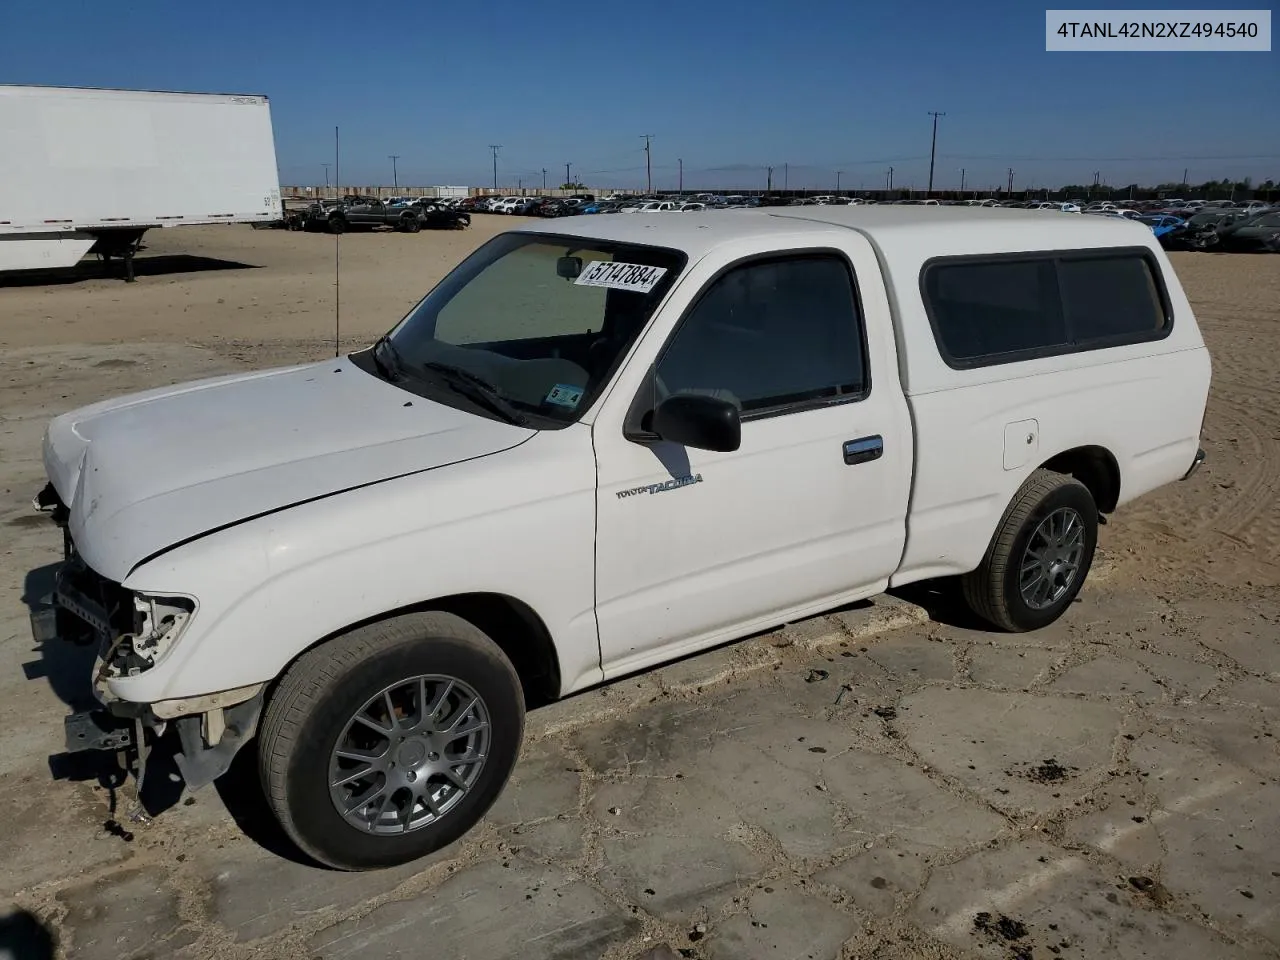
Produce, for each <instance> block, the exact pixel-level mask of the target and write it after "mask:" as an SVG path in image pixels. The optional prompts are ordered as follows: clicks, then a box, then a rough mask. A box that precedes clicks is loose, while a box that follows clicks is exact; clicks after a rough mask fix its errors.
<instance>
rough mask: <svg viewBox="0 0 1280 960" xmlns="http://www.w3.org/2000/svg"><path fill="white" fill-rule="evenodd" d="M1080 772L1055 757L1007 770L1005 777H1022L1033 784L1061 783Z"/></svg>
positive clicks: (1077, 768)
mask: <svg viewBox="0 0 1280 960" xmlns="http://www.w3.org/2000/svg"><path fill="white" fill-rule="evenodd" d="M1079 770H1080V768H1079V767H1067V766H1064V765H1063V764H1061V763H1059V762H1058V761H1057V760H1055V759H1054V758H1053V757H1050V758H1048V759H1047V760H1042V761H1040V762H1039V763H1034V762H1032V763H1029V764H1023V765H1021V766H1017V767H1014V768H1013V769H1011V770H1006V771H1005V775H1006V776H1010V777H1020V778H1022V779H1023V780H1030V781H1031V782H1032V783H1061V782H1062V781H1064V780H1070V779H1071V778H1072V777H1073V776H1075V775H1076V773H1078V772H1079Z"/></svg>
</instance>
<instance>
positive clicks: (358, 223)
mask: <svg viewBox="0 0 1280 960" xmlns="http://www.w3.org/2000/svg"><path fill="white" fill-rule="evenodd" d="M469 226H471V216H470V215H469V214H467V213H464V212H462V211H460V210H458V209H456V208H455V207H454V206H453V204H451V203H450V202H449V201H447V200H441V199H437V198H434V197H423V198H420V199H416V200H410V199H408V198H402V197H393V198H392V199H390V200H380V199H378V198H377V197H359V196H347V197H343V198H342V199H341V200H317V201H316V202H315V203H313V204H311V206H309V207H307V209H306V211H305V212H303V213H302V214H301V215H300V216H297V217H295V218H294V219H293V220H291V221H289V227H290V229H297V230H325V231H328V232H329V233H346V232H347V231H348V230H372V229H375V228H377V227H391V228H392V229H395V230H400V231H402V232H404V233H417V232H418V231H419V230H421V229H422V228H423V227H434V228H436V229H449V230H464V229H466V228H467V227H469Z"/></svg>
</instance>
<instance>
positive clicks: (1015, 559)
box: [961, 470, 1098, 633]
mask: <svg viewBox="0 0 1280 960" xmlns="http://www.w3.org/2000/svg"><path fill="white" fill-rule="evenodd" d="M1062 508H1067V509H1069V510H1073V511H1075V513H1077V514H1078V515H1079V517H1080V520H1081V521H1082V523H1083V540H1084V542H1083V553H1082V555H1081V557H1080V561H1079V565H1078V567H1077V570H1076V573H1075V577H1074V579H1073V580H1072V581H1071V582H1070V583H1069V584H1068V585H1067V589H1066V591H1065V592H1064V593H1063V594H1062V595H1061V596H1060V597H1058V598H1057V599H1056V600H1054V601H1053V602H1052V603H1050V604H1048V605H1047V606H1045V607H1042V608H1037V607H1034V606H1032V605H1031V604H1029V603H1028V602H1027V600H1026V599H1025V598H1024V597H1023V595H1022V590H1021V588H1020V583H1019V580H1020V574H1021V568H1022V564H1023V559H1024V557H1025V556H1026V553H1027V544H1028V543H1029V542H1030V540H1031V538H1032V536H1033V535H1034V534H1035V532H1036V530H1037V528H1038V527H1039V526H1040V524H1041V522H1042V521H1043V520H1044V519H1045V518H1046V517H1048V516H1049V515H1050V514H1053V513H1055V511H1058V510H1060V509H1062ZM1097 545H1098V507H1097V504H1096V503H1094V500H1093V496H1092V494H1090V493H1089V489H1088V487H1086V486H1085V485H1084V484H1082V483H1081V482H1080V481H1078V480H1076V479H1075V478H1074V477H1069V476H1067V475H1066V474H1061V473H1055V472H1053V471H1052V470H1037V471H1035V472H1034V473H1033V474H1031V476H1030V477H1028V478H1027V482H1026V483H1024V484H1023V485H1022V486H1021V487H1020V488H1019V489H1018V492H1017V493H1016V494H1015V495H1014V497H1013V500H1012V501H1011V502H1010V504H1009V506H1008V507H1007V508H1006V509H1005V512H1004V516H1003V517H1001V519H1000V524H999V526H997V527H996V532H995V535H994V536H993V537H992V538H991V544H990V546H988V547H987V552H986V555H985V556H984V557H983V558H982V564H981V566H979V567H978V569H976V570H974V571H973V572H972V573H968V574H966V575H965V576H964V577H963V578H961V583H962V586H963V590H964V598H965V602H966V603H967V604H968V605H969V609H971V610H972V611H973V612H974V613H976V614H977V615H978V616H979V617H981V618H982V619H983V620H986V621H987V622H988V623H990V624H991V625H992V626H995V627H999V628H1000V629H1002V630H1007V631H1009V632H1011V633H1019V632H1022V631H1026V630H1038V629H1039V628H1041V627H1045V626H1048V625H1049V624H1051V623H1053V622H1054V621H1055V620H1057V619H1058V617H1060V616H1062V614H1063V612H1064V611H1065V610H1066V609H1067V608H1068V607H1069V606H1071V603H1072V601H1073V600H1075V598H1076V595H1077V594H1079V592H1080V588H1081V587H1082V586H1083V585H1084V581H1085V578H1086V577H1088V575H1089V568H1090V567H1091V566H1092V565H1093V554H1094V550H1095V549H1096V548H1097Z"/></svg>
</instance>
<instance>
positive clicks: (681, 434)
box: [652, 394, 742, 453]
mask: <svg viewBox="0 0 1280 960" xmlns="http://www.w3.org/2000/svg"><path fill="white" fill-rule="evenodd" d="M652 428H653V432H654V433H655V434H657V435H658V437H659V438H661V439H663V440H669V441H670V442H672V443H679V444H682V445H683V446H686V447H694V448H695V449H698V450H714V451H717V452H721V453H729V452H732V451H734V450H737V449H738V447H739V446H741V445H742V421H741V419H740V418H739V416H738V408H737V407H735V406H734V405H733V404H732V403H730V402H729V401H728V400H721V399H719V398H718V397H704V396H698V395H696V394H692V395H691V394H684V395H680V396H675V397H668V398H667V399H666V400H664V401H663V402H662V403H661V404H660V405H659V406H658V409H657V410H655V411H654V413H653V423H652Z"/></svg>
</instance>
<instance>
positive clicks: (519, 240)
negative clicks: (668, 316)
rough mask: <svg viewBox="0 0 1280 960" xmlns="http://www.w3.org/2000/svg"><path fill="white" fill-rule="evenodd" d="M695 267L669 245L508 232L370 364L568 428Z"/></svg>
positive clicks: (419, 388)
mask: <svg viewBox="0 0 1280 960" xmlns="http://www.w3.org/2000/svg"><path fill="white" fill-rule="evenodd" d="M685 262H686V258H685V255H684V254H683V253H680V252H678V251H675V250H669V249H664V248H660V247H648V246H640V245H634V244H621V243H616V242H611V241H605V240H594V239H581V238H577V239H575V238H573V237H561V236H552V235H549V234H522V233H508V234H503V235H501V236H498V237H495V238H494V239H493V240H491V241H489V242H488V243H486V244H485V245H484V246H482V247H480V249H478V250H477V251H476V252H475V253H473V254H472V255H471V256H470V257H468V258H467V259H466V260H464V261H463V262H462V263H461V264H459V265H458V266H457V267H456V268H455V269H454V270H453V271H452V272H451V273H450V274H449V275H448V276H446V277H445V278H444V280H442V281H441V282H440V284H439V285H438V286H437V287H436V288H435V289H434V290H432V291H431V292H430V293H429V294H427V296H426V297H425V298H424V299H423V300H422V301H421V302H420V303H419V304H418V305H417V306H416V307H415V308H414V309H413V310H412V311H411V312H410V313H409V315H408V316H406V317H405V318H404V319H403V320H402V321H401V322H400V323H399V324H398V325H397V326H396V327H395V329H393V330H392V331H391V332H390V333H389V334H388V335H387V336H385V337H383V338H382V339H381V340H379V341H378V343H377V344H376V345H375V346H374V348H373V349H372V350H371V351H369V352H368V353H367V354H366V355H364V357H363V359H364V362H362V363H361V366H363V367H364V368H365V369H367V370H369V371H370V372H371V373H374V374H375V375H377V376H381V377H382V378H383V379H386V380H388V381H389V382H392V383H395V384H396V385H397V386H400V387H402V388H404V389H406V390H409V391H411V392H415V393H420V394H422V395H424V396H429V397H430V398H431V399H434V400H439V401H441V402H444V403H450V404H452V405H455V406H462V407H466V408H467V409H470V410H473V411H474V412H476V413H479V414H481V415H485V416H491V417H495V418H498V419H504V420H508V421H510V422H512V423H519V424H525V425H529V426H535V427H540V428H547V427H550V428H555V427H559V426H564V425H565V424H568V423H571V422H573V421H575V420H577V419H578V417H580V416H581V415H582V414H583V412H585V411H586V409H587V408H588V407H589V406H590V405H591V403H592V402H593V401H594V399H595V397H596V396H597V395H598V394H599V392H600V390H601V389H602V388H603V387H604V386H605V384H607V383H608V382H609V379H610V378H611V377H612V376H613V373H614V371H615V370H616V368H617V366H618V364H619V362H620V361H621V359H622V357H623V356H624V355H625V354H626V352H627V350H628V349H629V348H630V346H631V344H632V343H633V342H634V340H635V338H636V337H637V335H638V334H639V333H640V331H641V330H642V329H643V328H644V326H645V324H646V323H647V322H648V321H649V318H650V317H651V316H652V314H653V311H654V309H655V308H656V307H657V305H658V304H659V303H660V302H661V300H662V298H663V296H665V294H666V292H667V291H668V290H669V289H670V288H671V284H672V283H673V282H674V281H675V279H676V277H677V275H678V274H679V273H680V271H681V270H682V269H683V268H684V265H685ZM353 359H356V360H357V362H359V361H360V360H361V359H362V358H361V357H359V356H358V357H356V358H353Z"/></svg>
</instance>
